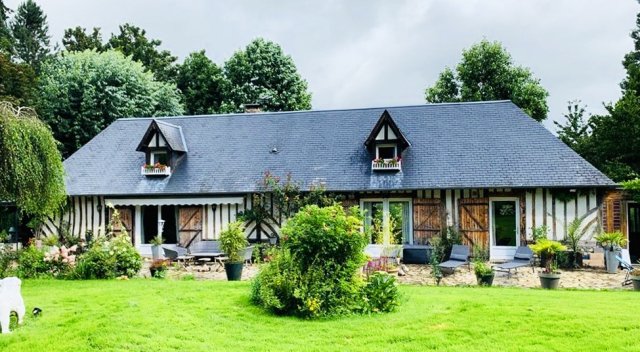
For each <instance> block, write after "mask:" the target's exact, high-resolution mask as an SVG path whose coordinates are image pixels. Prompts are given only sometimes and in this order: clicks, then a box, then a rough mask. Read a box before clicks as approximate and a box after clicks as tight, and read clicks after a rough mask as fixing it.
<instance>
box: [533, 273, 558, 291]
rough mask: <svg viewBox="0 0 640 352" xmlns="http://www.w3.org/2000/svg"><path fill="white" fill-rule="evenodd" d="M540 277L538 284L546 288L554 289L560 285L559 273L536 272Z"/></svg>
mask: <svg viewBox="0 0 640 352" xmlns="http://www.w3.org/2000/svg"><path fill="white" fill-rule="evenodd" d="M538 276H539V277H540V286H542V288H544V289H547V290H554V289H556V288H558V286H559V285H560V274H545V273H540V274H538Z"/></svg>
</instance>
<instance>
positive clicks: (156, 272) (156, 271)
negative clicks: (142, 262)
mask: <svg viewBox="0 0 640 352" xmlns="http://www.w3.org/2000/svg"><path fill="white" fill-rule="evenodd" d="M168 267H169V265H168V263H167V261H166V260H164V259H159V260H154V261H153V262H151V265H150V266H149V272H151V277H155V278H157V279H164V277H165V276H166V275H167V269H168Z"/></svg>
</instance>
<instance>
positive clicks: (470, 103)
mask: <svg viewBox="0 0 640 352" xmlns="http://www.w3.org/2000/svg"><path fill="white" fill-rule="evenodd" d="M504 103H512V101H511V100H485V101H460V102H448V103H426V104H413V105H394V106H375V107H366V108H342V109H318V110H294V111H262V112H254V113H225V114H206V115H175V116H154V117H150V116H145V117H121V118H119V119H117V121H131V120H138V121H139V120H157V121H158V122H163V123H166V124H168V125H172V124H170V123H168V122H165V121H166V120H171V119H182V118H210V117H237V116H252V117H253V116H264V115H288V114H300V113H314V112H337V111H357V110H359V111H363V110H381V109H400V108H417V107H428V108H434V107H439V106H446V105H476V104H504ZM158 119H161V120H158ZM172 126H175V125H172Z"/></svg>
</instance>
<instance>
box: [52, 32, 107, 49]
mask: <svg viewBox="0 0 640 352" xmlns="http://www.w3.org/2000/svg"><path fill="white" fill-rule="evenodd" d="M62 45H63V46H64V48H65V50H67V51H85V50H96V51H104V47H103V45H102V34H100V28H97V27H93V31H92V32H91V33H87V29H86V28H82V27H80V26H77V27H75V28H67V29H65V30H64V36H63V37H62Z"/></svg>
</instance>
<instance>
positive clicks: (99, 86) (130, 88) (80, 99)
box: [38, 50, 184, 157]
mask: <svg viewBox="0 0 640 352" xmlns="http://www.w3.org/2000/svg"><path fill="white" fill-rule="evenodd" d="M39 81H40V82H39V96H40V99H39V106H38V111H39V112H40V115H41V116H42V119H43V120H44V121H45V122H47V123H48V124H49V126H51V129H52V130H53V133H54V136H55V137H56V139H57V140H58V141H59V142H60V143H61V151H62V154H63V156H65V157H67V156H69V155H71V154H72V153H73V152H75V151H76V150H77V149H78V148H80V147H81V146H82V145H84V144H85V143H87V142H88V141H89V140H90V139H91V138H93V137H94V136H95V135H97V134H98V133H99V132H100V131H102V129H104V128H105V127H107V126H108V125H109V124H110V123H111V122H113V121H114V120H115V119H117V118H120V117H144V116H166V115H179V114H182V113H183V112H184V109H183V107H182V104H181V102H180V96H179V93H178V89H177V88H176V86H175V84H169V83H165V82H159V81H156V80H155V79H154V77H153V74H152V73H150V72H148V71H146V70H145V69H144V67H143V66H142V64H141V63H139V62H135V61H133V60H131V58H129V57H125V56H124V55H123V54H122V53H120V52H117V51H111V50H110V51H106V52H103V53H98V52H95V51H82V52H73V53H64V54H62V55H57V56H56V57H54V58H53V59H52V60H48V61H47V62H46V63H45V64H44V65H43V67H42V73H41V75H40V79H39Z"/></svg>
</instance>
